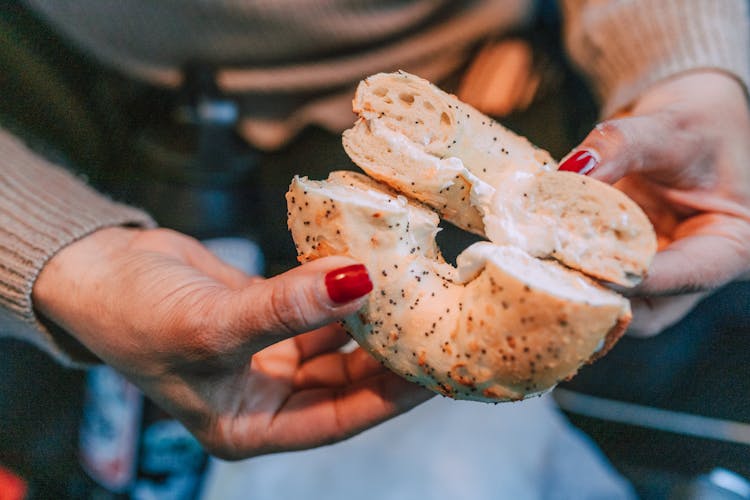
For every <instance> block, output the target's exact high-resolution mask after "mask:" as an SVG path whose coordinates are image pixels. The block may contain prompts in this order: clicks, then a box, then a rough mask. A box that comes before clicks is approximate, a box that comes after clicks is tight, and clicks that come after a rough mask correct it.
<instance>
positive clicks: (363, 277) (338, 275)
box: [326, 264, 372, 304]
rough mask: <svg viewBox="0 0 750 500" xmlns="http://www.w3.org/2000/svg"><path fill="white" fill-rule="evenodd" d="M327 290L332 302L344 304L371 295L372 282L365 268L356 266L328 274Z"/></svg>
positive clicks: (335, 270)
mask: <svg viewBox="0 0 750 500" xmlns="http://www.w3.org/2000/svg"><path fill="white" fill-rule="evenodd" d="M326 289H327V290H328V296H329V297H330V298H331V300H332V301H334V302H336V303H337V304H343V303H344V302H349V301H352V300H354V299H358V298H359V297H362V296H363V295H365V294H367V293H370V291H372V281H370V276H369V275H368V274H367V268H365V266H363V265H362V264H354V265H351V266H346V267H342V268H339V269H334V270H333V271H330V272H329V273H328V274H326Z"/></svg>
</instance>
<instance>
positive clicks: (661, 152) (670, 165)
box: [558, 113, 696, 188]
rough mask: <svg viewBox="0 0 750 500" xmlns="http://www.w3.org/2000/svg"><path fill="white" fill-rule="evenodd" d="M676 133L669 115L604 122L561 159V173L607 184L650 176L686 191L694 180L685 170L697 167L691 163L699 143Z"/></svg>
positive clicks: (630, 117)
mask: <svg viewBox="0 0 750 500" xmlns="http://www.w3.org/2000/svg"><path fill="white" fill-rule="evenodd" d="M674 130H675V128H674V125H673V118H672V117H671V116H670V115H669V114H668V113H652V114H648V115H642V116H627V117H624V118H616V119H612V120H607V121H604V122H601V123H599V124H598V125H596V127H595V128H594V130H592V131H591V132H590V133H589V134H588V136H586V138H585V139H584V140H583V142H581V144H579V145H578V146H577V147H576V148H574V149H573V151H571V152H570V153H569V154H568V155H567V156H565V157H564V158H563V159H562V161H561V163H560V166H559V168H558V170H562V171H569V172H576V173H579V174H584V175H589V176H591V177H593V178H595V179H598V180H600V181H603V182H606V183H608V184H614V183H615V182H617V181H618V180H620V179H621V178H622V177H624V176H626V175H628V174H634V173H647V174H648V176H649V178H650V179H652V180H654V181H656V182H659V183H662V184H666V185H669V186H670V187H676V188H679V187H683V186H681V185H682V184H684V183H685V181H686V180H689V178H690V177H691V176H690V175H687V174H689V172H686V171H685V168H686V167H687V166H688V165H693V164H695V163H696V162H694V161H692V160H694V159H695V156H694V155H693V153H694V151H693V150H694V148H695V147H696V146H695V144H696V141H691V140H690V138H689V137H687V135H688V134H686V133H676V132H674ZM685 187H686V186H685Z"/></svg>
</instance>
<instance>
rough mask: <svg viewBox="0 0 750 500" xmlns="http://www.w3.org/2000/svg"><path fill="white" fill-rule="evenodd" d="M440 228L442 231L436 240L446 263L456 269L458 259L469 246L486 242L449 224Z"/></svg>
mask: <svg viewBox="0 0 750 500" xmlns="http://www.w3.org/2000/svg"><path fill="white" fill-rule="evenodd" d="M440 228H441V230H440V231H439V232H438V234H437V236H436V238H435V240H436V241H437V244H438V248H440V253H442V254H443V258H444V259H445V261H446V262H448V263H449V264H451V265H452V266H454V267H455V265H456V257H458V255H459V254H460V253H461V252H463V251H464V250H465V249H466V248H467V247H468V246H469V245H472V244H474V243H476V242H478V241H485V239H484V238H482V237H481V236H477V235H476V234H473V233H469V232H467V231H464V230H463V229H460V228H458V227H456V226H454V225H453V224H450V223H448V222H445V223H442V224H440Z"/></svg>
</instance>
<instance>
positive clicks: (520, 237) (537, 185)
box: [343, 72, 656, 286]
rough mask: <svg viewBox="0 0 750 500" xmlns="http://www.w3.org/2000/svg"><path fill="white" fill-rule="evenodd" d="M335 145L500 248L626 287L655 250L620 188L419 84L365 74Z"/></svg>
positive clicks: (405, 77)
mask: <svg viewBox="0 0 750 500" xmlns="http://www.w3.org/2000/svg"><path fill="white" fill-rule="evenodd" d="M354 111H355V112H357V113H358V114H359V116H360V119H359V120H358V121H357V123H356V124H355V125H354V127H353V128H351V129H349V130H347V131H346V132H344V135H343V144H344V148H345V149H346V151H347V153H348V154H349V156H350V157H351V158H352V160H353V161H354V162H355V163H356V164H357V165H358V166H359V167H361V168H362V169H363V170H364V171H365V172H366V173H367V174H368V175H370V176H371V177H373V178H375V179H378V180H380V181H382V182H385V183H387V184H389V185H390V186H392V187H393V188H394V189H396V190H398V191H400V192H402V193H403V194H405V195H407V196H410V197H413V198H415V199H418V200H420V201H422V202H424V203H425V204H427V205H429V206H431V207H433V208H434V209H435V210H437V211H438V212H439V213H440V215H441V217H443V218H444V219H446V220H448V221H450V222H452V223H454V224H456V225H457V226H459V227H461V228H463V229H466V230H468V231H472V232H474V233H477V234H480V235H482V236H485V237H487V238H488V239H489V240H490V241H493V242H494V243H498V244H506V245H513V246H516V247H518V248H521V249H523V250H524V251H526V252H528V253H529V254H531V255H533V256H535V257H540V258H546V257H552V258H554V259H557V260H559V261H560V262H562V263H563V264H565V265H566V266H569V267H571V268H573V269H578V270H581V271H582V272H584V273H586V274H587V275H589V276H592V277H595V278H597V279H601V280H605V281H609V282H612V283H616V284H619V285H622V286H633V285H635V284H637V283H638V282H640V281H641V279H642V278H643V276H645V274H646V272H647V269H648V267H649V265H650V263H651V259H652V258H653V255H654V253H655V251H656V236H655V234H654V231H653V228H652V226H651V223H650V222H649V220H648V218H647V217H646V215H645V214H644V213H643V211H642V210H641V209H640V207H638V205H637V204H636V203H634V202H633V201H632V200H630V198H628V197H627V196H626V195H624V194H623V193H622V192H621V191H619V190H617V189H615V188H613V187H611V186H609V185H607V184H605V183H602V182H599V181H597V180H595V179H591V178H585V177H581V176H577V175H575V174H571V173H568V172H557V171H556V170H555V169H556V164H555V162H554V161H553V160H552V159H551V157H550V156H549V154H548V153H546V152H545V151H543V150H541V149H539V148H536V147H535V146H533V145H532V144H531V143H530V142H529V141H527V140H526V139H525V138H523V137H520V136H518V135H516V134H514V133H513V132H511V131H509V130H507V129H505V128H504V127H502V126H501V125H499V124H498V123H497V122H495V121H494V120H492V119H491V118H489V117H487V116H484V115H483V114H481V113H480V112H479V111H477V110H475V109H474V108H472V107H471V106H469V105H467V104H465V103H462V102H460V101H459V100H458V99H457V98H456V97H455V96H453V95H450V94H447V93H445V92H443V91H442V90H440V89H439V88H437V87H436V86H434V85H432V84H431V83H429V82H428V81H426V80H423V79H421V78H418V77H416V76H414V75H410V74H408V73H404V72H398V73H388V74H386V73H381V74H378V75H374V76H371V77H369V78H367V79H365V80H363V81H362V82H361V83H360V85H359V87H358V89H357V93H356V95H355V98H354Z"/></svg>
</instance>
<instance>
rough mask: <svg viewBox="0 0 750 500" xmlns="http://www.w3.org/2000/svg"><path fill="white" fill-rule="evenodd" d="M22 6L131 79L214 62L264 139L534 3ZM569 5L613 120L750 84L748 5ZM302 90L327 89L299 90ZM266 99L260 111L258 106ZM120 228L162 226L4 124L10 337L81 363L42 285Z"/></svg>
mask: <svg viewBox="0 0 750 500" xmlns="http://www.w3.org/2000/svg"><path fill="white" fill-rule="evenodd" d="M25 1H26V4H27V5H28V6H29V7H30V8H32V9H34V10H35V11H36V12H37V13H38V14H39V15H40V16H41V17H42V18H43V19H45V20H46V21H47V22H48V23H49V25H50V26H51V27H52V28H53V29H55V30H57V31H58V32H60V33H61V34H62V35H63V36H65V37H67V38H68V39H69V40H70V41H71V42H72V43H73V44H75V45H77V46H78V47H79V48H80V49H81V50H82V51H84V52H86V53H87V54H90V55H93V56H94V57H95V58H97V59H98V60H99V61H100V62H101V63H103V64H104V65H107V66H110V67H113V68H115V69H117V70H119V71H121V72H122V73H124V74H126V75H128V76H131V77H133V78H137V79H142V80H145V81H149V82H151V83H153V84H157V85H163V86H176V85H178V84H179V81H180V72H179V69H180V67H182V66H183V65H184V64H186V63H188V62H191V61H201V62H206V63H211V64H216V65H218V67H219V68H220V70H219V73H218V78H219V84H220V86H221V87H222V88H223V90H224V91H226V92H227V93H229V94H232V95H234V96H237V98H238V99H239V100H240V101H241V102H243V103H244V105H243V106H242V109H244V110H249V109H256V110H259V111H258V112H257V113H253V114H250V113H246V115H245V116H244V117H243V120H242V122H241V125H240V126H241V131H242V132H243V133H244V134H245V136H246V137H247V138H248V140H249V141H251V142H253V143H254V144H256V145H259V146H261V147H266V148H272V147H274V146H278V145H279V144H282V143H283V142H285V141H287V140H289V139H290V138H291V137H293V135H294V133H295V132H296V131H298V130H299V129H300V128H302V127H304V126H305V125H307V124H309V123H317V124H320V125H323V126H326V127H328V128H329V129H331V130H341V129H343V128H344V127H346V126H348V125H349V124H350V123H351V120H352V116H351V114H350V110H349V106H350V105H349V100H350V96H351V88H352V86H353V85H354V83H355V82H356V81H357V80H359V79H360V78H361V77H362V76H365V75H367V74H370V73H375V72H378V71H388V70H394V69H405V70H407V71H410V72H414V73H417V74H420V75H422V76H424V77H426V78H428V79H432V80H440V79H441V78H442V77H444V76H445V75H448V74H450V73H451V72H453V71H455V70H456V69H457V68H458V67H460V65H462V64H463V63H465V62H466V59H467V57H469V54H470V52H471V50H472V48H473V47H474V46H475V44H476V42H477V41H479V40H481V39H483V38H485V37H487V36H491V35H495V34H499V33H502V32H504V31H506V30H508V29H509V28H510V27H513V26H516V25H518V24H521V23H524V22H526V21H527V20H528V19H529V15H530V13H531V12H532V6H531V2H529V1H526V0H484V1H482V0H476V1H462V2H451V1H450V0H442V1H439V0H411V1H408V0H403V1H401V2H396V1H394V2H387V3H384V2H381V1H378V0H332V1H327V2H315V1H312V0H223V1H219V0H215V1H213V2H210V1H206V0H181V1H179V2H175V1H167V0H158V1H153V0H25ZM562 4H563V6H562V7H563V13H564V15H565V41H566V46H567V49H568V53H569V54H570V57H571V58H572V60H573V61H574V62H575V63H576V64H577V65H578V67H579V68H580V69H581V71H582V72H583V73H584V74H585V75H587V76H588V77H589V78H590V80H591V83H592V85H593V87H594V89H595V91H596V92H597V94H598V96H599V98H600V100H601V103H602V110H603V111H602V114H603V115H604V116H606V115H608V114H610V113H611V112H613V111H615V110H617V109H618V108H620V107H622V106H624V105H626V104H627V103H629V102H630V101H632V100H633V99H634V98H635V97H637V96H638V95H639V93H641V92H642V91H643V90H644V89H646V88H647V87H648V86H650V85H652V84H653V83H654V82H656V81H658V80H660V79H663V78H666V77H669V76H671V75H674V74H677V73H679V72H683V71H689V70H693V69H699V68H713V69H718V70H721V71H725V72H727V73H729V74H731V75H734V76H735V77H736V78H737V79H738V80H740V81H741V82H742V83H743V84H744V85H745V87H746V88H747V86H748V82H750V69H749V65H750V61H749V59H748V48H749V47H750V42H749V41H748V36H749V35H748V7H747V2H746V0H659V1H652V0H566V1H563V2H562ZM302 93H304V94H305V95H313V96H318V97H317V98H310V99H309V100H306V101H300V100H299V99H295V98H294V96H297V95H299V94H302ZM253 99H255V100H256V101H255V102H254V101H253ZM258 100H260V101H262V102H263V103H265V104H266V106H254V104H257V102H258ZM269 102H270V103H271V104H272V105H271V106H268V103H269ZM287 103H294V104H293V105H288V104H287ZM123 224H130V225H136V226H144V227H148V226H152V225H153V224H154V223H153V221H152V220H151V219H150V217H149V216H148V215H147V214H144V213H142V212H141V211H138V210H136V209H133V208H130V207H127V206H124V205H120V204H118V203H114V202H113V201H111V200H109V199H108V198H106V197H104V196H102V195H99V194H97V193H95V192H93V191H92V190H91V189H89V188H88V187H86V185H85V183H84V182H83V181H82V180H80V179H77V178H75V177H74V176H72V175H70V174H69V173H66V172H65V171H63V170H62V169H60V168H58V167H56V166H54V165H52V164H50V163H49V162H47V161H45V160H44V159H42V158H40V157H39V156H37V155H35V154H34V153H32V152H30V151H29V150H28V149H27V148H26V147H25V146H24V145H23V144H21V143H20V142H19V141H18V140H16V139H14V138H13V137H11V136H10V135H9V134H7V133H4V132H2V131H0V335H1V336H14V337H17V338H22V339H25V340H27V341H29V342H31V343H34V344H36V345H38V346H39V347H41V348H42V349H45V350H46V351H47V352H49V353H50V354H52V355H53V356H54V357H55V358H56V359H58V360H60V361H61V362H64V363H68V364H74V363H75V362H77V361H78V360H80V358H79V357H78V355H77V354H76V352H75V351H74V350H72V349H71V348H70V347H69V346H70V342H69V340H70V339H67V338H65V336H64V334H59V333H58V334H53V333H51V332H50V331H49V330H48V329H47V328H45V327H44V326H43V325H42V323H40V322H39V321H38V318H37V316H36V315H35V313H34V309H33V304H32V300H31V291H32V287H33V284H34V280H35V279H36V277H37V276H38V274H39V271H40V270H41V268H42V267H43V266H44V264H45V262H47V260H48V259H49V258H50V257H52V256H53V255H54V254H55V253H56V252H57V251H59V250H60V249H61V248H63V247H64V246H66V245H68V244H70V243H71V242H73V241H75V240H77V239H79V238H82V237H84V236H86V235H87V234H89V233H91V232H93V231H95V230H97V229H99V228H102V227H105V226H112V225H123Z"/></svg>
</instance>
